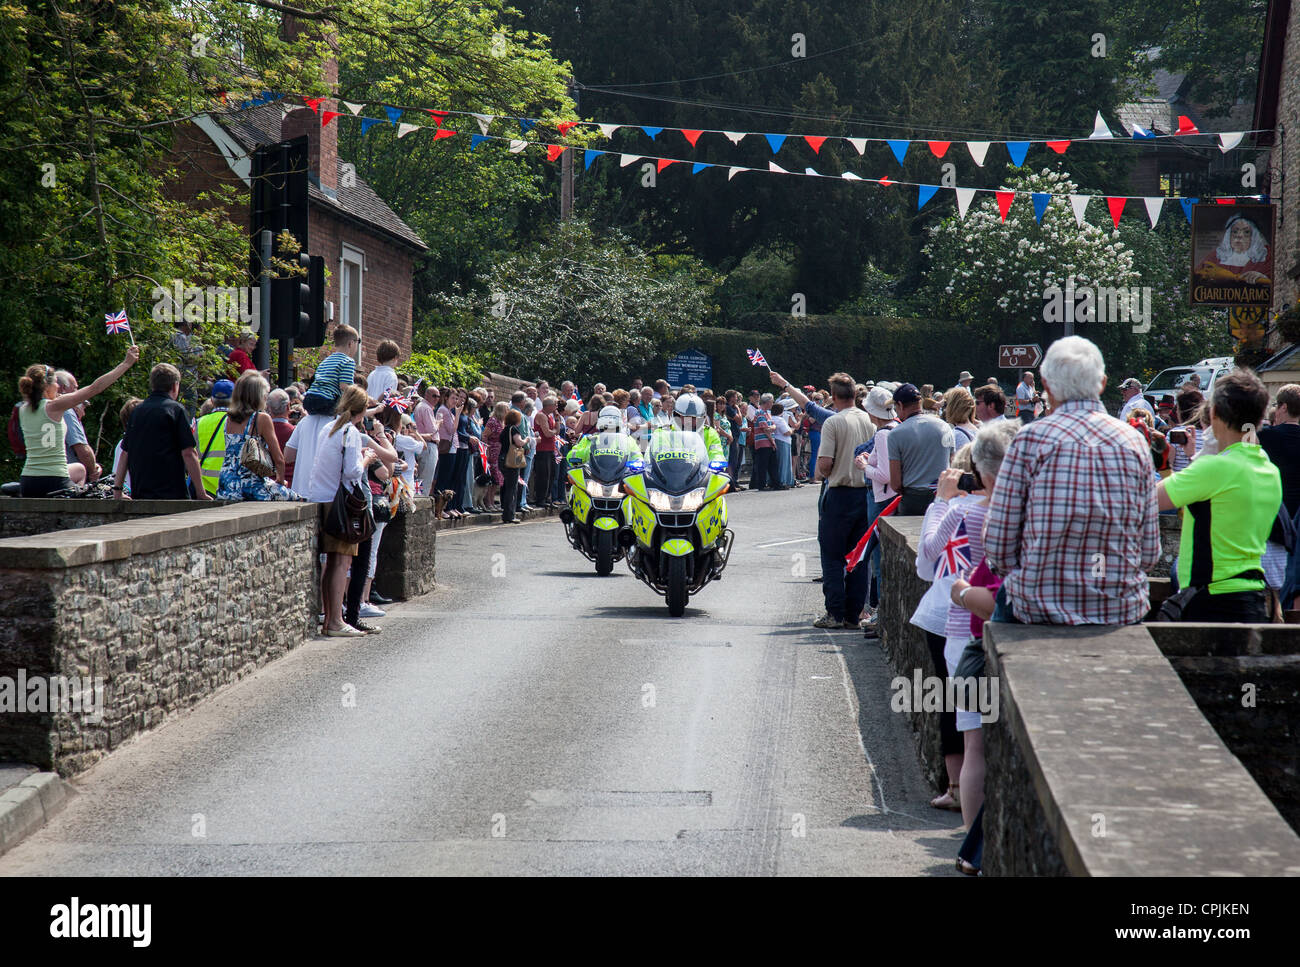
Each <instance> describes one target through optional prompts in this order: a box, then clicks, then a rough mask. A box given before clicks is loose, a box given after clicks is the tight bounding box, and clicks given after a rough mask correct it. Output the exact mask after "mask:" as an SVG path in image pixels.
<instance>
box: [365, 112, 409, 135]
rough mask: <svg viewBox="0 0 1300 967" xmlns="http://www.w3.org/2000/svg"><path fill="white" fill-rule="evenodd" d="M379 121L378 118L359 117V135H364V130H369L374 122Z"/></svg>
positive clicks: (377, 122)
mask: <svg viewBox="0 0 1300 967" xmlns="http://www.w3.org/2000/svg"><path fill="white" fill-rule="evenodd" d="M399 113H400V112H399ZM379 123H380V122H379V118H362V119H361V136H362V137H365V135H366V132H367V131H369V130H370V129H371V128H372V127H374V126H375V125H376V124H379Z"/></svg>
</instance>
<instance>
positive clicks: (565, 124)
mask: <svg viewBox="0 0 1300 967" xmlns="http://www.w3.org/2000/svg"><path fill="white" fill-rule="evenodd" d="M578 124H579V122H577V121H561V122H560V123H559V124H557V125H556V126H555V130H557V131H559V132H560V137H564V136H565V135H566V134H568V133H569V132H570V131H572V130H573V129H574V128H576V127H577V126H578Z"/></svg>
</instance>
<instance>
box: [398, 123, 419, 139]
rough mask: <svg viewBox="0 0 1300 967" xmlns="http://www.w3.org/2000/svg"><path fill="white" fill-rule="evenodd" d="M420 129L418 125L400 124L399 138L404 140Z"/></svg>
mask: <svg viewBox="0 0 1300 967" xmlns="http://www.w3.org/2000/svg"><path fill="white" fill-rule="evenodd" d="M418 127H419V125H418V124H399V125H398V126H397V136H398V137H399V138H404V137H406V136H407V135H408V134H410V133H411V132H412V131H414V130H415V129H416V128H418Z"/></svg>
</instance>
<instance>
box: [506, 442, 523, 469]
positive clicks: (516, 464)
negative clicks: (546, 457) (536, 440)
mask: <svg viewBox="0 0 1300 967" xmlns="http://www.w3.org/2000/svg"><path fill="white" fill-rule="evenodd" d="M511 436H514V434H513V433H512V434H511ZM507 439H508V438H507ZM527 463H528V458H527V457H525V456H524V448H523V447H520V446H516V445H515V444H514V443H511V444H510V452H509V453H507V454H506V466H507V467H509V468H510V469H511V470H522V469H524V466H525V465H526V464H527Z"/></svg>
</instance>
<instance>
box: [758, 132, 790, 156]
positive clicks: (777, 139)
mask: <svg viewBox="0 0 1300 967" xmlns="http://www.w3.org/2000/svg"><path fill="white" fill-rule="evenodd" d="M763 137H765V138H767V143H768V146H769V147H770V148H771V149H772V154H776V153H777V152H778V151H780V150H781V145H783V144H785V135H784V134H765V135H763Z"/></svg>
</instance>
